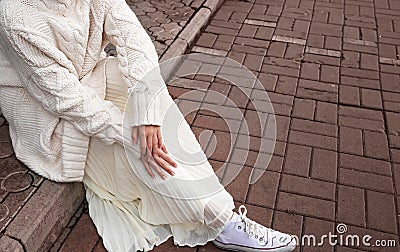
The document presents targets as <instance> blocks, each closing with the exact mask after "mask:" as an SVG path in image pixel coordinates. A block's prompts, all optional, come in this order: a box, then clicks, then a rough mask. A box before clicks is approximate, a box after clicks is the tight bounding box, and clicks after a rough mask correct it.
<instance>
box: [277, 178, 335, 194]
mask: <svg viewBox="0 0 400 252" xmlns="http://www.w3.org/2000/svg"><path fill="white" fill-rule="evenodd" d="M335 188H336V186H335V184H334V183H330V182H325V181H320V180H315V179H311V178H304V177H298V176H293V175H288V174H282V178H281V182H280V186H279V191H284V192H289V193H296V194H301V195H305V196H309V197H316V198H321V199H326V200H331V201H334V200H335V190H336V189H335Z"/></svg>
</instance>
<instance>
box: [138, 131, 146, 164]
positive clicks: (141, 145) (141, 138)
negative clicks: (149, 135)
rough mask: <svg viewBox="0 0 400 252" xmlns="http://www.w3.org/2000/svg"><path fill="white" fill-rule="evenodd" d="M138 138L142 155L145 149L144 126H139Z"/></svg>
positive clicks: (144, 153)
mask: <svg viewBox="0 0 400 252" xmlns="http://www.w3.org/2000/svg"><path fill="white" fill-rule="evenodd" d="M139 140H140V156H141V157H144V156H145V155H146V151H147V144H146V135H145V131H144V126H140V127H139Z"/></svg>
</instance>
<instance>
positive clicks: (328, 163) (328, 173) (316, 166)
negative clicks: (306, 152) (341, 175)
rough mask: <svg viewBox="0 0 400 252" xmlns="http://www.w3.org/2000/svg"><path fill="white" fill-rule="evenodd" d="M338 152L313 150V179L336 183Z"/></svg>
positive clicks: (311, 173)
mask: <svg viewBox="0 0 400 252" xmlns="http://www.w3.org/2000/svg"><path fill="white" fill-rule="evenodd" d="M337 159H338V157H337V152H335V151H328V150H323V149H318V148H313V155H312V162H311V172H310V175H311V178H315V179H320V180H324V181H330V182H336V180H337Z"/></svg>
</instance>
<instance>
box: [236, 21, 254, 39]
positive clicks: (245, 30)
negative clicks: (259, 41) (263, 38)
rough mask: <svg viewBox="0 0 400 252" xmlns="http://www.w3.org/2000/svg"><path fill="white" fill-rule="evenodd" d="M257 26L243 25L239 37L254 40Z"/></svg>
mask: <svg viewBox="0 0 400 252" xmlns="http://www.w3.org/2000/svg"><path fill="white" fill-rule="evenodd" d="M256 32H257V26H255V25H249V24H243V25H242V27H241V28H240V31H239V36H241V37H249V38H253V37H254V36H255V35H256Z"/></svg>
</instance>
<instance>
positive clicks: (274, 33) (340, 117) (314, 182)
mask: <svg viewBox="0 0 400 252" xmlns="http://www.w3.org/2000/svg"><path fill="white" fill-rule="evenodd" d="M399 45H400V1H396V0H375V1H373V0H360V1H352V0H286V1H285V0H251V1H232V0H228V1H226V2H225V3H224V4H223V6H222V7H221V8H220V9H219V11H218V12H217V14H216V15H215V16H214V18H213V19H212V21H211V23H210V24H209V25H208V26H207V28H206V29H205V31H204V33H203V34H202V35H201V37H200V38H199V40H198V41H197V43H196V45H195V47H193V48H192V50H191V51H192V52H206V53H209V54H214V55H226V56H228V57H230V58H232V59H235V60H237V61H238V62H240V63H243V64H244V65H245V66H247V67H248V68H249V69H250V70H252V71H253V72H254V74H255V75H256V76H258V78H259V79H260V81H261V82H262V84H263V86H264V88H265V90H267V91H268V94H269V97H270V99H271V101H272V103H273V106H274V110H275V113H276V122H277V143H276V147H275V151H274V154H273V157H272V160H271V163H270V164H269V166H268V168H267V171H266V172H265V173H264V175H263V176H262V177H261V179H260V180H259V181H257V183H255V184H254V185H250V186H249V185H248V176H249V174H250V171H251V169H252V168H253V167H254V164H255V156H256V154H257V151H259V150H258V149H257V147H258V146H259V142H260V141H261V140H262V138H263V135H262V134H260V133H258V132H257V129H258V128H259V126H257V124H254V122H253V121H254V118H255V111H254V110H253V108H254V107H253V105H252V103H253V102H254V99H253V98H252V99H251V100H250V99H248V98H247V97H246V96H245V95H244V93H243V92H241V91H240V90H239V89H238V88H237V87H236V86H234V85H231V84H229V83H227V82H225V81H221V80H220V79H215V78H210V77H209V76H203V75H193V76H190V78H189V77H188V80H187V81H186V83H185V85H182V82H180V84H179V83H178V84H176V83H171V84H170V86H169V89H170V92H171V94H172V95H173V96H175V97H178V96H180V95H182V94H183V93H185V92H188V91H190V90H192V89H195V87H202V88H204V90H203V95H201V97H192V98H191V99H189V100H180V101H179V103H180V104H181V103H183V104H185V105H188V104H191V106H197V107H199V108H204V107H207V106H208V105H209V104H218V105H219V106H226V108H227V109H228V107H229V106H228V105H226V103H224V102H223V101H222V102H221V101H217V102H215V101H212V100H210V99H207V96H208V94H209V92H210V91H211V90H214V91H217V92H220V93H222V94H225V95H227V96H228V97H229V98H230V99H231V100H232V101H234V102H235V104H236V105H237V106H238V107H239V108H241V109H242V111H243V112H244V115H245V116H244V119H245V120H246V121H247V122H248V123H251V125H252V126H253V127H254V128H255V130H254V129H253V130H252V131H250V136H251V144H250V152H249V153H248V154H249V155H248V158H247V160H246V167H245V169H243V170H242V171H241V173H240V175H239V176H238V177H237V178H236V179H235V180H234V181H233V182H232V183H231V184H230V185H229V186H228V187H227V190H228V191H229V192H231V193H232V195H233V196H234V199H235V201H236V202H237V204H246V206H247V207H248V209H249V215H250V217H252V218H254V219H256V220H257V221H259V222H261V223H263V224H265V225H268V226H272V227H273V228H275V229H279V230H281V231H284V232H290V233H293V234H296V235H298V236H299V237H301V235H310V234H314V235H316V236H317V238H319V237H321V236H322V235H324V234H325V235H328V234H329V232H331V233H333V234H338V233H337V232H336V226H337V225H338V224H340V223H344V224H346V225H347V228H348V230H347V233H345V234H349V235H360V236H363V235H370V236H372V237H373V239H372V241H375V240H376V239H393V240H395V241H396V243H397V247H396V248H376V247H366V246H360V247H354V246H353V248H347V247H346V246H335V247H332V246H330V245H329V244H328V242H325V245H323V246H322V247H310V246H305V247H302V248H301V249H300V248H298V249H297V251H369V250H375V251H399V224H400V223H399V214H400V197H399V195H400V136H399V133H400V114H399V112H400V66H398V64H399V63H400V46H399ZM210 64H213V63H209V62H193V65H194V66H195V68H196V69H198V70H199V69H201V68H202V67H203V68H207V67H209V66H210ZM253 92H254V90H253ZM255 100H256V98H255ZM242 119H243V118H233V120H237V121H241V120H242ZM187 120H188V121H189V122H190V123H191V125H192V129H193V130H194V132H195V133H196V135H197V136H199V134H200V132H202V131H204V130H211V131H212V132H213V133H214V135H215V137H216V139H217V140H218V142H217V144H216V148H215V151H214V152H213V153H211V154H210V155H209V157H210V161H211V163H212V164H213V165H214V166H215V167H220V166H222V165H223V164H224V163H225V162H230V163H234V162H235V161H234V160H235V159H234V157H235V152H234V153H233V155H232V157H233V158H231V159H228V158H229V157H230V155H229V154H230V153H229V149H230V148H231V147H233V149H234V150H236V151H238V150H240V149H241V147H240V141H238V142H236V145H235V146H230V142H229V141H227V138H229V137H230V134H229V130H228V128H227V125H226V124H225V122H224V120H223V119H221V118H218V116H216V115H215V114H210V113H209V112H206V111H203V110H199V111H197V112H195V113H192V114H191V115H189V116H188V117H187ZM240 132H241V131H239V132H235V133H239V136H238V138H240ZM207 153H208V152H207ZM238 153H240V152H237V153H236V155H237V154H238ZM227 160H228V161H227ZM83 212H84V214H83V215H81V217H80V218H79V215H80V214H78V215H77V216H78V218H79V219H78V220H77V224H76V225H75V226H74V228H72V231H71V233H70V234H69V236H68V237H67V238H66V240H65V243H64V244H63V249H62V251H104V248H102V244H101V240H99V237H98V236H97V234H96V232H95V229H94V227H93V225H92V223H91V221H90V219H89V217H88V215H87V213H85V211H83ZM73 222H75V219H74V220H73ZM175 250H179V251H180V250H181V251H186V250H187V251H215V250H217V249H216V248H214V247H213V246H212V245H207V246H205V247H199V248H194V249H193V248H179V249H178V248H176V247H174V246H173V244H172V242H171V240H170V241H169V242H168V243H167V244H164V245H162V246H161V247H160V248H157V249H155V251H175Z"/></svg>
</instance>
